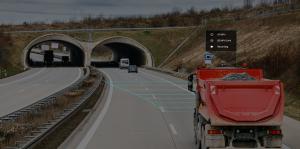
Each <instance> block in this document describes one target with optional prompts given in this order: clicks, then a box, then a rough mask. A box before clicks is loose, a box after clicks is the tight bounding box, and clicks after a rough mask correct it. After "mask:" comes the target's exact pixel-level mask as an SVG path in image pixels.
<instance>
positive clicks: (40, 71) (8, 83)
mask: <svg viewBox="0 0 300 149" xmlns="http://www.w3.org/2000/svg"><path fill="white" fill-rule="evenodd" d="M45 70H46V68H42V69H41V70H39V71H38V72H36V73H34V74H32V75H29V76H28V77H24V78H21V79H19V80H14V81H11V82H7V83H3V84H0V87H3V86H7V85H11V84H14V83H17V82H20V81H23V80H26V79H31V78H33V77H35V76H37V75H39V74H40V73H42V72H43V71H45Z"/></svg>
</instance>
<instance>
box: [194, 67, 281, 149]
mask: <svg viewBox="0 0 300 149" xmlns="http://www.w3.org/2000/svg"><path fill="white" fill-rule="evenodd" d="M188 80H189V83H188V89H189V90H190V91H192V92H194V93H195V94H196V104H195V112H194V132H195V139H196V141H195V143H196V144H197V146H198V147H197V148H198V149H207V148H220V149H221V148H222V149H225V148H226V149H227V148H232V149H233V148H260V149H266V148H269V149H270V148H272V149H273V148H281V147H282V132H281V124H282V119H283V111H284V109H283V108H284V89H283V85H282V83H281V82H280V81H279V80H267V79H264V78H263V71H262V70H261V69H239V68H216V69H204V68H199V69H198V70H197V71H196V73H195V74H192V75H190V76H189V77H188Z"/></svg>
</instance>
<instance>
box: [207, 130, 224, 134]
mask: <svg viewBox="0 0 300 149" xmlns="http://www.w3.org/2000/svg"><path fill="white" fill-rule="evenodd" d="M207 133H208V134H209V135H219V134H223V131H222V130H217V129H210V130H207Z"/></svg>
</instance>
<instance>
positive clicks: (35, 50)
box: [26, 40, 84, 67]
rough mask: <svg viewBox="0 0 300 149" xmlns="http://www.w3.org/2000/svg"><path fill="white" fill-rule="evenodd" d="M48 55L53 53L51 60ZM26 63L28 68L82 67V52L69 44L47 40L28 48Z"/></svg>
mask: <svg viewBox="0 0 300 149" xmlns="http://www.w3.org/2000/svg"><path fill="white" fill-rule="evenodd" d="M49 51H50V52H49ZM49 53H53V58H49ZM50 55H51V54H50ZM50 57H51V56H50ZM49 59H50V60H49ZM51 59H53V60H51ZM26 63H27V64H28V66H29V67H83V66H84V52H83V51H82V49H80V48H79V47H77V46H75V45H73V44H71V43H69V42H65V41H60V40H47V41H43V42H40V43H37V44H35V45H33V46H32V47H30V48H29V50H28V52H27V53H26Z"/></svg>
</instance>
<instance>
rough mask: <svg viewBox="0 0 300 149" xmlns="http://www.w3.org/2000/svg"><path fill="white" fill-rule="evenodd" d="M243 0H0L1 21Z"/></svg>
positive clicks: (58, 18) (107, 14) (66, 18)
mask: <svg viewBox="0 0 300 149" xmlns="http://www.w3.org/2000/svg"><path fill="white" fill-rule="evenodd" d="M242 4H243V0H0V24H21V23H23V22H31V23H32V22H46V23H51V22H53V21H69V20H79V19H82V18H84V17H86V16H92V17H96V16H104V17H118V16H151V15H154V14H159V13H166V12H171V11H172V10H182V11H184V10H187V9H189V8H191V7H194V8H195V9H197V10H209V9H212V8H215V7H220V8H222V7H230V8H233V7H240V6H241V5H242Z"/></svg>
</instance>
